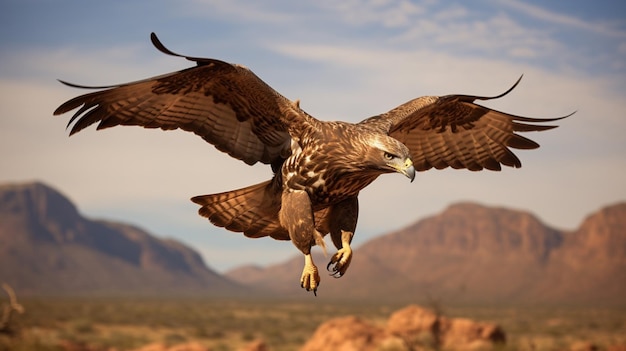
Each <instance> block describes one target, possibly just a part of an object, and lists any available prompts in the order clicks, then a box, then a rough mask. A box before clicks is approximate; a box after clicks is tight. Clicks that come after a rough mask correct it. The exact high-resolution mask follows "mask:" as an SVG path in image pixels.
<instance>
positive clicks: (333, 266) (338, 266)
mask: <svg viewBox="0 0 626 351" xmlns="http://www.w3.org/2000/svg"><path fill="white" fill-rule="evenodd" d="M353 234H354V233H352V232H344V231H343V230H342V231H341V248H340V249H339V250H337V253H336V254H334V255H333V257H331V258H330V262H328V265H327V266H326V269H327V270H328V271H329V272H330V275H332V276H333V277H335V278H341V277H342V276H343V275H344V274H346V271H347V270H348V267H350V262H352V248H350V242H351V241H352V236H353Z"/></svg>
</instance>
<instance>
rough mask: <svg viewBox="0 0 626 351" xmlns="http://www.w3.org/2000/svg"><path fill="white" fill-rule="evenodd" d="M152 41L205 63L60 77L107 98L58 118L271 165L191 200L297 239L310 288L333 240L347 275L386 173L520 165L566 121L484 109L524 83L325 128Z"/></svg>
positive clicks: (337, 263)
mask: <svg viewBox="0 0 626 351" xmlns="http://www.w3.org/2000/svg"><path fill="white" fill-rule="evenodd" d="M151 40H152V43H153V44H154V46H155V47H156V48H157V49H159V50H160V51H161V52H163V53H165V54H168V55H173V56H178V57H184V58H186V59H188V60H190V61H193V62H195V63H196V65H195V66H193V67H190V68H187V69H184V70H182V71H178V72H173V73H169V74H165V75H161V76H158V77H154V78H149V79H145V80H141V81H137V82H132V83H127V84H121V85H115V86H108V87H86V86H80V85H75V84H70V83H66V82H62V83H64V84H66V85H69V86H72V87H78V88H92V89H99V91H96V92H92V93H88V94H84V95H81V96H78V97H76V98H73V99H71V100H69V101H67V102H65V103H64V104H62V105H61V106H59V107H58V108H57V109H56V110H55V111H54V114H55V115H60V114H63V113H66V112H69V111H71V110H74V109H78V111H77V112H75V113H74V115H73V116H72V117H71V118H70V121H69V123H68V127H70V126H71V130H70V134H74V133H76V132H78V131H80V130H82V129H84V128H86V127H88V126H90V125H92V124H94V123H97V124H98V126H97V129H103V128H108V127H113V126H117V125H137V126H142V127H145V128H161V129H163V130H170V129H178V128H180V129H183V130H186V131H189V132H193V133H194V134H197V135H198V136H200V137H202V138H203V139H204V140H206V141H207V142H209V143H211V144H213V145H214V146H215V147H216V148H217V149H219V150H220V151H223V152H225V153H227V154H229V155H230V156H232V157H234V158H236V159H239V160H242V161H244V162H245V163H247V164H249V165H252V164H255V163H257V162H261V163H264V164H269V165H271V167H272V170H273V171H274V176H273V178H272V179H271V180H268V181H265V182H263V183H260V184H256V185H252V186H249V187H246V188H243V189H239V190H234V191H229V192H224V193H220V194H213V195H202V196H196V197H194V198H192V199H191V200H192V201H193V202H195V203H197V204H198V205H200V206H201V207H200V210H199V213H200V215H202V216H204V217H207V218H208V219H209V220H210V221H211V222H212V223H214V224H215V225H217V226H220V227H224V228H226V229H228V230H231V231H235V232H243V233H244V235H246V236H248V237H253V238H258V237H263V236H270V237H272V238H274V239H279V240H291V241H292V242H293V243H294V245H295V246H296V247H297V248H298V249H299V250H300V251H301V252H302V253H303V254H304V257H305V264H304V269H303V272H302V276H301V278H300V285H301V286H302V287H303V288H305V289H306V290H307V291H311V290H312V291H313V292H316V291H317V288H318V286H319V282H320V276H319V272H318V269H317V266H316V265H315V263H314V262H313V259H312V257H311V247H312V246H314V245H320V246H324V241H323V237H324V236H325V235H327V234H328V233H330V236H331V238H332V241H333V244H334V245H335V246H336V248H337V249H338V251H337V253H336V254H334V255H333V256H332V257H331V259H330V262H329V264H328V266H327V269H329V270H330V271H331V273H332V275H334V276H336V277H341V276H343V275H344V274H345V273H346V270H347V269H348V267H349V265H350V262H351V260H352V250H351V248H350V243H351V241H352V237H353V235H354V231H355V228H356V224H357V217H358V195H359V192H360V191H361V190H362V189H363V188H365V187H366V186H367V185H369V184H370V183H371V182H373V181H374V180H375V179H376V178H377V177H378V176H379V175H381V174H384V173H393V172H398V173H401V174H404V175H405V176H407V177H408V178H410V179H411V181H413V179H414V178H415V172H416V171H425V170H428V169H430V168H433V167H434V168H437V169H443V168H447V167H452V168H457V169H459V168H466V169H469V170H472V171H478V170H482V169H489V170H500V169H501V165H505V166H511V167H516V168H517V167H521V162H520V160H519V159H518V158H517V156H515V154H513V152H512V151H511V150H510V148H516V149H533V148H537V147H539V145H538V144H537V143H535V142H534V141H532V140H530V139H527V138H525V137H523V136H521V135H519V134H517V132H528V131H542V130H547V129H552V128H555V127H556V126H554V125H544V124H542V123H544V122H551V121H556V120H559V119H561V118H565V117H567V116H565V117H560V118H551V119H538V118H528V117H520V116H514V115H510V114H507V113H503V112H499V111H495V110H492V109H489V108H486V107H483V106H480V105H477V104H475V103H474V102H475V101H476V100H489V99H496V98H500V97H502V96H504V95H506V94H508V93H509V92H510V91H511V90H513V88H515V86H517V84H518V83H519V80H518V81H517V82H516V83H515V84H514V85H513V87H511V88H510V89H509V90H507V91H506V92H504V93H503V94H500V95H498V96H493V97H481V96H471V95H447V96H424V97H419V98H417V99H414V100H411V101H409V102H407V103H404V104H402V105H400V106H398V107H396V108H394V109H392V110H391V111H389V112H386V113H383V114H380V115H377V116H374V117H371V118H368V119H365V120H363V121H361V122H359V123H356V124H355V123H348V122H326V121H320V120H317V119H315V118H313V117H312V116H310V115H309V114H307V113H306V112H305V111H303V110H302V109H301V108H300V106H299V103H298V102H297V101H295V102H294V101H291V100H289V99H287V98H285V97H284V96H282V95H281V94H279V93H278V92H276V91H275V90H274V89H272V88H271V87H270V86H268V85H267V84H266V83H265V82H263V81H262V80H261V79H259V78H258V77H257V76H256V75H255V74H254V73H252V72H251V71H250V70H249V69H247V68H246V67H244V66H241V65H236V64H230V63H226V62H223V61H219V60H214V59H209V58H197V57H187V56H182V55H179V54H176V53H174V52H172V51H170V50H169V49H167V48H166V47H165V46H164V45H163V44H162V43H161V42H160V41H159V39H158V38H157V37H156V35H155V34H154V33H152V34H151ZM520 79H521V78H520ZM102 89H104V90H102Z"/></svg>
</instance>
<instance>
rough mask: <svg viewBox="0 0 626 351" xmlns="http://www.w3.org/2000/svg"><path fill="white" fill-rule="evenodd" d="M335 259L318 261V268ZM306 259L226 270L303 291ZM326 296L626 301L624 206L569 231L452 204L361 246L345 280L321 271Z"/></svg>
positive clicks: (506, 212) (520, 215) (527, 217)
mask: <svg viewBox="0 0 626 351" xmlns="http://www.w3.org/2000/svg"><path fill="white" fill-rule="evenodd" d="M327 261H328V258H325V257H320V256H318V257H316V262H317V263H318V265H319V266H320V268H321V267H323V266H325V262H327ZM301 270H302V259H301V258H300V257H297V258H294V259H292V260H289V261H287V262H285V263H282V264H277V265H273V266H269V267H265V268H261V267H241V268H237V269H234V270H232V271H230V272H228V273H227V276H228V277H230V278H231V279H233V280H237V281H239V282H241V283H242V284H243V283H246V284H251V285H254V286H257V287H263V288H265V289H268V290H274V291H280V292H281V293H288V294H289V293H293V294H297V292H298V290H299V287H298V286H297V284H294V281H296V283H297V278H298V277H299V274H300V273H301ZM318 294H319V295H322V296H323V295H328V296H341V297H344V298H361V299H369V298H387V299H394V300H399V299H407V300H408V299H428V298H436V299H441V300H443V301H444V302H446V303H480V304H492V303H498V304H503V303H508V304H510V303H554V302H559V303H562V304H570V303H572V304H573V303H576V304H580V303H583V304H625V303H626V301H625V300H624V296H626V203H621V204H616V205H613V206H610V207H607V208H604V209H602V210H600V211H599V212H597V213H595V214H593V215H591V216H589V217H588V218H587V219H586V220H585V221H584V222H583V224H582V225H581V226H580V228H579V229H577V230H575V231H574V232H563V231H559V230H557V229H554V228H550V227H548V226H546V225H545V224H543V223H542V222H541V221H540V220H538V219H537V218H536V217H535V216H533V215H531V214H529V213H526V212H522V211H516V210H510V209H504V208H494V207H486V206H481V205H477V204H471V203H461V204H456V205H453V206H450V207H449V208H448V209H446V210H445V211H444V212H443V213H441V214H439V215H436V216H433V217H429V218H426V219H423V220H421V221H418V222H416V223H415V224H413V225H410V226H408V227H407V228H404V229H402V230H399V231H397V232H394V233H391V234H388V235H384V236H381V237H377V238H375V239H373V240H370V241H368V242H367V243H365V244H363V245H362V246H361V247H359V248H358V249H357V250H355V256H354V259H353V261H352V266H351V267H350V269H349V270H348V273H347V274H346V275H345V276H344V277H342V278H341V279H332V278H331V277H328V276H326V277H324V276H323V277H322V282H321V286H320V290H319V292H318Z"/></svg>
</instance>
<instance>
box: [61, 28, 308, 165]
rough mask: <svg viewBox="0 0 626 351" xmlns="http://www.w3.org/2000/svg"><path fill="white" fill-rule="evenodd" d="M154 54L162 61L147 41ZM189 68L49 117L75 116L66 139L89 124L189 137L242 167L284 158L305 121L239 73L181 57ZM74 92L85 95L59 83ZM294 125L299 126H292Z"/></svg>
mask: <svg viewBox="0 0 626 351" xmlns="http://www.w3.org/2000/svg"><path fill="white" fill-rule="evenodd" d="M151 40H152V43H153V44H154V46H155V47H156V48H157V49H159V50H160V51H161V52H163V53H166V54H168V55H174V56H179V57H185V56H181V55H178V54H175V53H173V52H171V51H170V50H168V49H167V48H165V47H164V46H163V44H161V42H160V41H159V40H158V38H157V37H156V35H155V34H154V33H152V34H151ZM185 58H186V59H188V60H190V61H194V62H196V66H195V67H191V68H188V69H185V70H182V71H179V72H173V73H169V74H165V75H162V76H158V77H153V78H149V79H145V80H141V81H137V82H132V83H128V84H121V85H116V86H109V87H91V88H93V89H106V90H101V91H97V92H93V93H89V94H85V95H81V96H78V97H76V98H73V99H71V100H69V101H67V102H65V103H64V104H62V105H61V106H59V108H57V109H56V111H54V114H55V115H60V114H63V113H66V112H68V111H71V110H73V109H76V108H79V109H78V111H77V112H76V113H75V114H74V116H73V117H72V118H71V119H70V121H69V123H68V127H69V126H70V125H72V123H74V122H75V123H74V125H73V126H72V128H71V132H70V135H71V134H74V133H76V132H78V131H80V130H82V129H83V128H85V127H88V126H90V125H91V124H94V123H98V127H97V129H103V128H108V127H113V126H117V125H137V126H143V127H145V128H161V129H163V130H171V129H178V128H180V129H183V130H186V131H190V132H193V133H195V134H197V135H199V136H200V137H202V138H203V139H204V140H206V141H207V142H209V143H211V144H213V145H215V147H216V148H217V149H219V150H221V151H223V152H226V153H228V154H229V155H231V156H232V157H235V158H237V159H240V160H243V161H244V162H246V163H248V164H254V163H256V162H262V163H274V162H280V160H281V159H283V158H285V157H286V156H288V154H289V152H290V151H289V145H290V140H291V137H290V134H289V131H290V129H292V128H294V127H293V126H294V125H296V124H297V123H298V122H301V120H302V119H303V118H308V117H307V115H306V114H305V113H304V112H302V111H301V110H300V109H299V108H298V106H297V103H292V102H291V101H289V100H288V99H286V98H285V97H283V96H282V95H280V94H279V93H278V92H276V91H275V90H274V89H272V88H271V87H270V86H268V85H267V84H265V83H264V82H263V81H262V80H261V79H259V78H258V77H257V76H256V75H255V74H254V73H252V72H251V71H250V70H248V69H247V68H245V67H243V66H240V65H233V64H229V63H226V62H222V61H219V60H214V59H207V58H195V57H185ZM62 83H64V84H66V85H69V86H73V87H78V88H90V87H85V86H78V85H74V84H69V83H65V82H62ZM298 119H300V121H298Z"/></svg>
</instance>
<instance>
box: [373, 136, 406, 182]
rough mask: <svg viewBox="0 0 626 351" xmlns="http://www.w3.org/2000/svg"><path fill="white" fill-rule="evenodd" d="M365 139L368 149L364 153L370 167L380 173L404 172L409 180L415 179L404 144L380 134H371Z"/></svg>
mask: <svg viewBox="0 0 626 351" xmlns="http://www.w3.org/2000/svg"><path fill="white" fill-rule="evenodd" d="M367 141H368V142H367V144H368V146H369V148H368V149H369V150H368V152H367V153H366V162H367V163H368V165H369V166H370V167H373V168H374V169H376V170H378V171H379V172H382V173H392V172H398V173H401V174H404V175H405V176H407V177H408V178H409V179H411V182H412V181H413V179H415V167H413V161H412V160H411V153H410V152H409V148H407V147H406V145H404V144H403V143H401V142H400V141H398V140H397V139H394V138H392V137H390V136H387V135H380V134H378V135H372V136H371V137H370V138H369V139H368V140H367Z"/></svg>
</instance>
